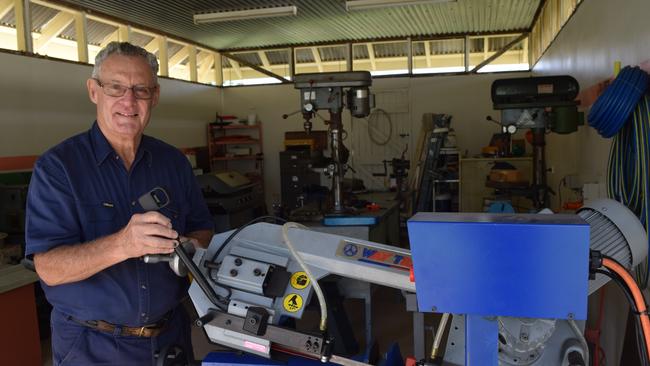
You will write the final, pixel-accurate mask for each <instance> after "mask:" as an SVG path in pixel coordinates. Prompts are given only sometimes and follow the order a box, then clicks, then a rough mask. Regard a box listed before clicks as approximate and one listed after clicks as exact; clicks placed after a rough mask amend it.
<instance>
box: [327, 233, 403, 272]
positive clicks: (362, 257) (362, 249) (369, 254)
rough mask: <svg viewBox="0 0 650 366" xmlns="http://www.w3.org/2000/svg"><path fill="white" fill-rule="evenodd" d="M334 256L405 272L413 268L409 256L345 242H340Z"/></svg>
mask: <svg viewBox="0 0 650 366" xmlns="http://www.w3.org/2000/svg"><path fill="white" fill-rule="evenodd" d="M336 255H337V256H339V257H343V258H345V259H349V260H355V261H359V262H365V263H370V264H375V265H379V266H386V267H393V268H397V269H401V270H406V271H408V270H409V269H410V268H411V267H413V261H412V260H411V256H408V255H403V254H401V253H396V252H394V251H390V250H386V249H379V248H374V247H370V246H366V245H363V244H360V243H352V242H349V241H345V240H341V243H340V244H339V246H338V248H337V250H336Z"/></svg>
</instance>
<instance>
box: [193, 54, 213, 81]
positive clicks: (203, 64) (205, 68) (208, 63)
mask: <svg viewBox="0 0 650 366" xmlns="http://www.w3.org/2000/svg"><path fill="white" fill-rule="evenodd" d="M196 63H197V64H198V65H199V69H198V74H199V80H202V79H205V78H207V77H208V73H209V72H210V69H212V65H214V57H213V55H212V53H210V52H207V51H201V52H199V54H198V55H196Z"/></svg>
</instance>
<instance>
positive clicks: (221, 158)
mask: <svg viewBox="0 0 650 366" xmlns="http://www.w3.org/2000/svg"><path fill="white" fill-rule="evenodd" d="M256 159H259V160H263V159H264V157H263V156H257V155H244V156H215V157H213V158H212V160H213V161H228V160H256Z"/></svg>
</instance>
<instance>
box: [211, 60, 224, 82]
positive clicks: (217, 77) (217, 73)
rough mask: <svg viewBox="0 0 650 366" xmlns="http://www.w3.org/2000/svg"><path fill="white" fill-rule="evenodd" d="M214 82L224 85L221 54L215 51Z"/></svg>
mask: <svg viewBox="0 0 650 366" xmlns="http://www.w3.org/2000/svg"><path fill="white" fill-rule="evenodd" d="M213 55H214V68H213V69H212V70H214V83H215V84H217V85H219V86H221V85H223V68H222V67H221V54H220V53H216V52H215V53H214V54H213Z"/></svg>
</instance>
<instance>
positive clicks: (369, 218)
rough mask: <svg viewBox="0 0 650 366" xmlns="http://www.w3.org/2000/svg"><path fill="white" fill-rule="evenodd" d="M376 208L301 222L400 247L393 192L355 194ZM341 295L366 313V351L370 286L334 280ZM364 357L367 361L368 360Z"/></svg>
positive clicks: (369, 333) (316, 228) (369, 340)
mask: <svg viewBox="0 0 650 366" xmlns="http://www.w3.org/2000/svg"><path fill="white" fill-rule="evenodd" d="M357 198H358V199H359V200H366V201H369V202H372V203H374V204H376V205H378V206H379V207H378V209H376V210H370V209H361V210H360V211H358V212H356V213H355V214H353V215H349V216H337V217H327V218H325V219H324V220H323V221H321V222H303V224H304V225H305V226H308V227H309V228H310V229H311V230H314V231H320V232H324V233H329V234H336V235H341V236H347V237H350V238H355V239H361V240H368V241H372V242H375V243H381V244H389V245H395V246H400V245H399V244H400V243H399V237H400V235H399V229H400V227H399V202H398V201H396V200H395V192H372V193H364V194H359V195H357ZM337 287H338V290H339V292H340V294H341V295H342V296H343V297H345V298H352V299H361V300H363V301H364V312H365V327H366V329H365V339H366V345H365V351H366V352H368V351H369V350H370V349H371V347H372V342H373V339H374V338H373V332H372V328H373V327H372V317H371V314H372V287H371V285H370V284H369V283H367V282H361V281H356V280H352V279H344V278H340V279H338V280H337ZM368 356H369V355H368V354H366V361H367V358H368Z"/></svg>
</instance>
